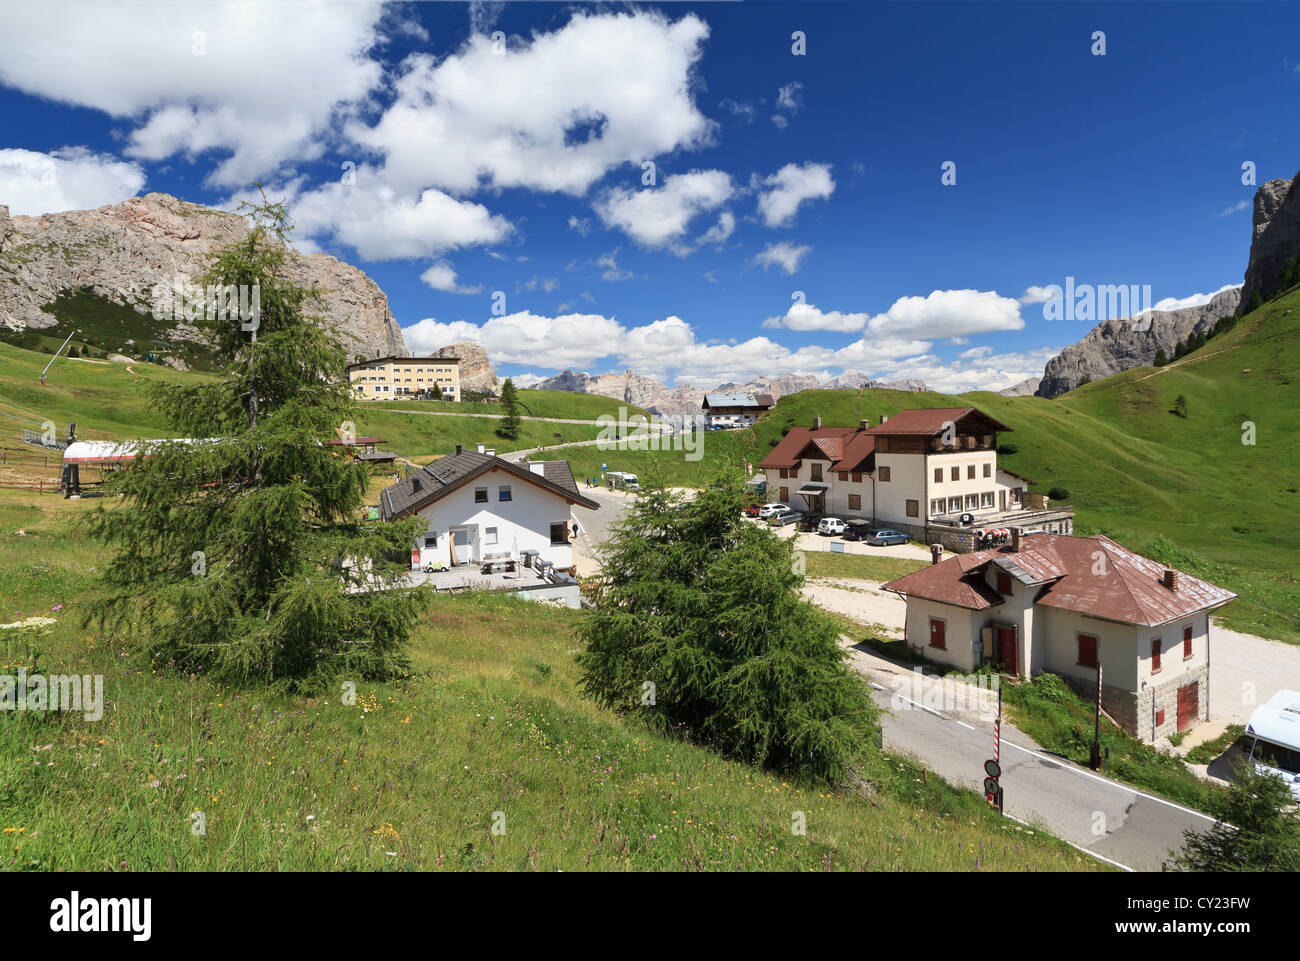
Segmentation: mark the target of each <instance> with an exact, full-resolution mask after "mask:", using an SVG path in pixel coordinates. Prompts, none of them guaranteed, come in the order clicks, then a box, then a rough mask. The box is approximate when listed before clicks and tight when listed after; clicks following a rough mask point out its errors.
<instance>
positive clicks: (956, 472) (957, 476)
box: [951, 467, 961, 480]
mask: <svg viewBox="0 0 1300 961" xmlns="http://www.w3.org/2000/svg"><path fill="white" fill-rule="evenodd" d="M951 473H952V479H953V480H961V468H960V467H954V468H952V472H951Z"/></svg>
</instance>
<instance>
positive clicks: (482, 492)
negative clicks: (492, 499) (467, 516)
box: [474, 487, 488, 504]
mask: <svg viewBox="0 0 1300 961" xmlns="http://www.w3.org/2000/svg"><path fill="white" fill-rule="evenodd" d="M487 502H488V496H487V488H486V487H475V488H474V503H475V504H486V503H487Z"/></svg>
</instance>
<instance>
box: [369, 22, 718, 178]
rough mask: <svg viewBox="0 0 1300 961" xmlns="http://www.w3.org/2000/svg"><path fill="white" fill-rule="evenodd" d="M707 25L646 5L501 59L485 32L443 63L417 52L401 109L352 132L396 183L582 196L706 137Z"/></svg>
mask: <svg viewBox="0 0 1300 961" xmlns="http://www.w3.org/2000/svg"><path fill="white" fill-rule="evenodd" d="M343 6H348V5H347V4H344V5H343ZM708 33H709V29H708V26H707V25H706V24H705V23H704V22H703V21H702V20H701V19H700V18H698V17H696V16H695V15H693V14H688V15H686V16H684V17H682V18H681V19H679V20H677V21H675V22H672V21H669V20H668V19H667V18H665V17H664V16H662V15H661V14H658V13H653V12H647V11H642V12H637V13H631V14H616V15H615V14H586V13H578V14H575V15H574V16H573V17H572V18H571V19H570V20H569V21H568V23H566V24H565V25H564V26H563V27H561V28H560V29H558V30H556V31H554V32H552V33H543V34H537V35H535V36H534V37H533V39H532V41H531V42H524V41H519V40H516V38H513V37H512V38H511V42H510V43H509V44H508V45H507V47H506V52H505V54H504V55H498V54H496V53H494V52H493V43H492V41H491V39H490V38H489V37H488V36H486V35H483V34H476V35H474V36H472V37H471V38H470V39H469V41H468V43H466V44H465V45H464V47H463V48H462V49H461V50H459V51H458V52H456V53H453V54H451V55H449V56H447V57H444V58H442V59H441V60H438V59H436V58H435V57H433V56H432V55H429V54H424V53H418V54H413V55H412V56H410V57H408V58H407V59H406V61H405V62H404V63H403V70H404V73H403V75H402V76H401V77H399V78H398V79H397V80H396V82H395V83H394V89H395V91H396V100H395V101H394V102H393V103H392V105H391V106H389V107H388V108H387V109H386V110H385V112H384V115H383V116H382V117H381V118H380V120H379V121H378V122H377V123H376V124H375V125H374V126H373V127H367V126H365V125H364V124H362V123H359V122H354V123H352V124H350V125H349V126H348V132H349V134H350V136H352V137H353V138H354V139H355V140H357V141H358V142H359V143H361V144H362V145H363V146H365V147H368V148H370V149H372V150H374V151H376V152H378V153H380V154H382V155H383V156H384V158H385V166H386V173H387V179H388V182H389V183H391V184H392V185H393V186H394V187H396V188H397V189H399V190H404V191H408V192H409V191H413V190H416V189H420V188H423V187H426V186H430V185H434V186H439V187H443V188H444V189H447V190H449V191H452V192H469V191H473V190H475V189H477V188H478V187H479V186H480V185H488V186H492V187H527V188H531V189H534V190H544V191H556V192H564V193H569V194H573V195H575V196H576V195H580V194H582V193H584V192H585V191H586V190H587V188H588V187H590V186H591V184H593V183H594V182H595V181H597V180H599V179H600V178H601V177H603V176H604V175H605V174H606V173H607V172H608V171H609V170H611V169H612V168H614V167H616V166H619V165H622V164H636V165H639V164H640V163H641V162H642V161H643V160H646V159H648V158H652V157H656V156H659V155H661V154H666V153H671V152H673V151H675V150H678V149H692V148H695V147H699V146H703V145H705V144H707V143H708V142H709V140H710V138H711V136H712V130H713V126H712V124H711V122H710V121H709V120H708V119H707V118H706V117H705V116H704V115H703V114H701V113H700V112H699V111H698V110H697V109H696V107H695V104H694V102H693V100H692V89H693V87H692V83H693V76H692V74H693V68H694V66H695V64H696V62H697V61H698V60H699V58H700V56H701V53H702V45H703V43H704V40H705V39H706V38H707V37H708Z"/></svg>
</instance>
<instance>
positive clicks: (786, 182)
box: [753, 163, 835, 227]
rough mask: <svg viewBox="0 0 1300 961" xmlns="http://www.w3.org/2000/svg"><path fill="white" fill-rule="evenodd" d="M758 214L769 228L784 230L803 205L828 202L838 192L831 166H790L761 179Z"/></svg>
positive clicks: (757, 186) (756, 182) (816, 164)
mask: <svg viewBox="0 0 1300 961" xmlns="http://www.w3.org/2000/svg"><path fill="white" fill-rule="evenodd" d="M753 186H755V187H756V188H757V190H758V213H759V216H760V217H762V219H763V223H765V224H766V225H767V226H769V227H781V226H784V225H786V224H788V223H790V222H791V221H793V220H794V217H795V214H796V213H797V212H798V210H799V205H800V204H802V203H804V202H805V201H808V200H824V199H826V198H827V197H829V196H830V195H831V194H832V193H833V192H834V190H835V181H834V180H833V179H832V178H831V167H830V164H818V163H806V164H803V165H802V166H801V165H798V164H786V165H785V166H784V167H782V168H781V169H780V170H778V171H777V172H776V173H774V174H772V175H771V176H770V177H766V178H764V179H761V180H758V179H756V180H755V182H754V185H753Z"/></svg>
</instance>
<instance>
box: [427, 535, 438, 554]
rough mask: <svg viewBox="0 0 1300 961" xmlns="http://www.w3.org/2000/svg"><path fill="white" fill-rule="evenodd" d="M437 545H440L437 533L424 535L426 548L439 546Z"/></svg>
mask: <svg viewBox="0 0 1300 961" xmlns="http://www.w3.org/2000/svg"><path fill="white" fill-rule="evenodd" d="M437 546H438V535H437V534H425V535H424V549H425V550H428V549H429V548H431V547H437Z"/></svg>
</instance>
